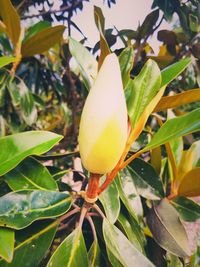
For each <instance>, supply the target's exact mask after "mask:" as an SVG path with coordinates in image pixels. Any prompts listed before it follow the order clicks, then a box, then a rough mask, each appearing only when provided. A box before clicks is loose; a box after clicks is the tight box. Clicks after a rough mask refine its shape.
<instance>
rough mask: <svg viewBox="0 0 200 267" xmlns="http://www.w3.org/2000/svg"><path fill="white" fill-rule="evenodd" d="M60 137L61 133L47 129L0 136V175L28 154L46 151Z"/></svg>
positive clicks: (39, 153) (38, 153)
mask: <svg viewBox="0 0 200 267" xmlns="http://www.w3.org/2000/svg"><path fill="white" fill-rule="evenodd" d="M61 139H62V136H61V135H57V134H55V133H51V132H47V131H30V132H24V133H19V134H14V135H9V136H5V137H2V138H0V147H1V151H0V175H3V174H5V173H6V172H8V171H10V170H11V169H13V168H14V167H15V166H16V165H17V164H18V163H19V162H20V161H22V160H23V159H24V158H26V157H28V156H30V155H41V154H43V153H45V152H47V151H48V150H50V149H51V148H52V147H53V146H54V145H55V144H56V143H57V142H58V141H60V140H61Z"/></svg>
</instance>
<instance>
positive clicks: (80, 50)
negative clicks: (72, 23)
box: [69, 37, 98, 90]
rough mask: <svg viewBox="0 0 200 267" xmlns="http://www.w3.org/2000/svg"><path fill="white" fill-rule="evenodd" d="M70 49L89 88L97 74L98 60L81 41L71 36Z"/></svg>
mask: <svg viewBox="0 0 200 267" xmlns="http://www.w3.org/2000/svg"><path fill="white" fill-rule="evenodd" d="M69 50H70V53H71V54H72V56H73V57H74V58H75V60H76V62H77V64H78V67H79V69H80V73H81V76H82V78H83V82H84V84H85V86H86V88H87V89H88V90H89V89H90V88H91V87H92V85H93V83H94V79H95V78H96V76H97V68H98V67H97V61H96V59H95V58H94V56H93V55H92V54H91V53H90V52H89V51H88V50H87V49H86V48H85V47H84V46H83V45H82V44H81V43H79V42H77V41H76V40H74V39H72V38H71V37H70V38H69Z"/></svg>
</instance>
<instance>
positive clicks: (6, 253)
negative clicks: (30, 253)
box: [0, 227, 15, 262]
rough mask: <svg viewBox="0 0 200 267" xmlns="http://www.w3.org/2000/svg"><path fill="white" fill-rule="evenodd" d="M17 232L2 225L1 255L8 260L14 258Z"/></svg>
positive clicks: (0, 232)
mask: <svg viewBox="0 0 200 267" xmlns="http://www.w3.org/2000/svg"><path fill="white" fill-rule="evenodd" d="M14 244H15V232H14V231H13V230H12V229H9V228H3V227H0V257H2V258H3V259H4V260H6V261H7V262H11V261H12V259H13V253H14Z"/></svg>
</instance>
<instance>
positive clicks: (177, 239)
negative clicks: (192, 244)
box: [147, 199, 190, 257]
mask: <svg viewBox="0 0 200 267" xmlns="http://www.w3.org/2000/svg"><path fill="white" fill-rule="evenodd" d="M147 224H148V226H149V228H150V230H151V232H152V234H153V237H154V239H155V240H156V242H157V243H158V244H159V245H160V246H161V247H162V248H164V249H165V250H167V251H169V252H171V253H172V254H175V255H178V256H179V257H187V256H188V255H190V250H189V243H188V239H187V235H186V232H185V229H184V227H183V225H182V224H181V221H180V219H179V215H178V213H177V211H176V210H175V209H174V208H173V207H172V206H171V205H170V203H169V202H168V201H167V200H166V199H163V200H162V201H161V202H160V203H159V205H155V206H154V207H153V208H152V210H151V211H150V213H149V214H148V216H147Z"/></svg>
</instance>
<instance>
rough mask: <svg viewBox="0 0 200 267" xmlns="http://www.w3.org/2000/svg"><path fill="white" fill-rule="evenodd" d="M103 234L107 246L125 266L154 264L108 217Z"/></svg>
mask: <svg viewBox="0 0 200 267" xmlns="http://www.w3.org/2000/svg"><path fill="white" fill-rule="evenodd" d="M103 235H104V239H105V243H106V248H107V250H108V251H110V252H111V253H112V254H113V255H114V257H115V258H116V259H117V260H118V261H119V262H120V263H121V264H122V266H124V267H132V266H133V264H137V266H140V267H152V266H154V265H153V264H152V263H151V262H150V261H149V260H148V259H147V258H146V257H145V256H144V255H143V254H142V253H141V252H140V251H139V250H137V249H136V248H135V247H134V246H133V244H131V242H130V241H129V240H128V239H127V238H126V237H125V236H124V235H123V233H122V232H121V231H120V230H119V229H118V228H117V227H116V226H114V225H112V224H110V223H109V222H108V221H107V220H106V219H104V221H103Z"/></svg>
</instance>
